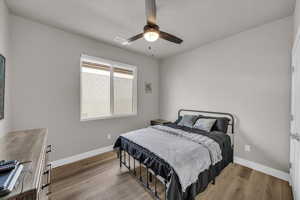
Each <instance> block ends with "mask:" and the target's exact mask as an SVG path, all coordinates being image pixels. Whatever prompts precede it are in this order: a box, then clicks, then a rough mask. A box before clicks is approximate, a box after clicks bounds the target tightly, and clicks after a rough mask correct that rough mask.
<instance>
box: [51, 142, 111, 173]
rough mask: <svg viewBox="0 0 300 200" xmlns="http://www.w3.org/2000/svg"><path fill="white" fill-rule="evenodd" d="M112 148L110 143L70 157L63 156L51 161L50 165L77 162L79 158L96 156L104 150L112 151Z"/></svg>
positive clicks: (57, 165)
mask: <svg viewBox="0 0 300 200" xmlns="http://www.w3.org/2000/svg"><path fill="white" fill-rule="evenodd" d="M112 150H113V145H110V146H107V147H103V148H99V149H95V150H92V151H88V152H84V153H81V154H77V155H74V156H70V157H67V158H63V159H60V160H55V161H52V162H51V165H52V167H53V168H55V167H60V166H63V165H67V164H70V163H74V162H77V161H79V160H83V159H86V158H90V157H93V156H96V155H99V154H103V153H106V152H109V151H112Z"/></svg>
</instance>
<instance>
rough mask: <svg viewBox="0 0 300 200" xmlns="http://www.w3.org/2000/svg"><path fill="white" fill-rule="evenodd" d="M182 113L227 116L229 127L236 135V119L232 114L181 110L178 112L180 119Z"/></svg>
mask: <svg viewBox="0 0 300 200" xmlns="http://www.w3.org/2000/svg"><path fill="white" fill-rule="evenodd" d="M182 112H193V113H204V114H205V113H206V114H211V115H215V117H220V116H223V117H224V116H226V117H229V118H230V122H229V124H228V126H231V133H232V134H234V117H233V115H232V114H230V113H223V112H212V111H202V110H187V109H180V110H179V111H178V118H179V117H180V116H181V113H182Z"/></svg>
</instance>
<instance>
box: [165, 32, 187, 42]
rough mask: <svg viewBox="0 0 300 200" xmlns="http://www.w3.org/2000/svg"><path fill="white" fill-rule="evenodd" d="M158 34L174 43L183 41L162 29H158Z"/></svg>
mask: <svg viewBox="0 0 300 200" xmlns="http://www.w3.org/2000/svg"><path fill="white" fill-rule="evenodd" d="M159 36H160V38H162V39H165V40H168V41H170V42H174V43H176V44H181V43H182V42H183V40H182V39H180V38H178V37H176V36H174V35H171V34H169V33H166V32H163V31H160V34H159Z"/></svg>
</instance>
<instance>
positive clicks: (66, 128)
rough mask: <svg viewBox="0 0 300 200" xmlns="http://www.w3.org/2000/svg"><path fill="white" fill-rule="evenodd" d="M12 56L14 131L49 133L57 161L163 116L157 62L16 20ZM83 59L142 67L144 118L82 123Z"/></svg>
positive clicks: (141, 107) (140, 90)
mask: <svg viewBox="0 0 300 200" xmlns="http://www.w3.org/2000/svg"><path fill="white" fill-rule="evenodd" d="M12 53H13V58H14V59H13V77H14V79H13V80H12V82H13V92H12V105H13V108H14V109H13V111H14V113H13V114H14V121H13V129H27V128H37V127H47V128H49V142H50V143H51V144H53V146H54V149H55V150H54V152H53V157H52V160H57V159H60V158H65V157H68V156H72V155H75V154H78V153H83V152H86V151H90V150H93V149H96V148H100V147H104V146H108V145H111V144H112V143H113V141H114V140H115V138H117V136H118V135H119V134H120V133H123V132H126V131H129V130H132V129H137V128H142V127H145V126H146V125H148V124H149V121H150V120H151V119H153V118H157V117H158V115H159V111H158V107H159V106H158V81H159V78H158V63H157V61H156V60H155V59H152V58H150V57H146V56H143V55H139V54H136V53H132V52H129V51H126V50H123V49H120V48H116V47H112V46H109V45H105V44H103V43H99V42H96V41H94V40H90V39H87V38H84V37H81V36H78V35H75V34H71V33H67V32H64V31H61V30H58V29H55V28H52V27H49V26H46V25H42V24H39V23H35V22H32V21H29V20H25V19H23V18H20V17H16V16H12ZM81 54H87V55H91V56H99V57H103V58H107V59H111V60H115V61H120V62H124V63H128V64H132V65H135V66H137V67H138V116H136V117H126V118H118V119H110V120H98V121H89V122H80V121H79V119H80V96H79V94H80V68H79V61H80V55H81ZM144 82H152V85H153V93H152V94H145V92H144ZM108 133H110V134H112V137H113V138H112V140H108V139H107V134H108Z"/></svg>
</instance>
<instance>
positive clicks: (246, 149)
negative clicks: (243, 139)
mask: <svg viewBox="0 0 300 200" xmlns="http://www.w3.org/2000/svg"><path fill="white" fill-rule="evenodd" d="M245 151H247V152H249V151H251V147H250V145H248V144H246V145H245Z"/></svg>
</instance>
